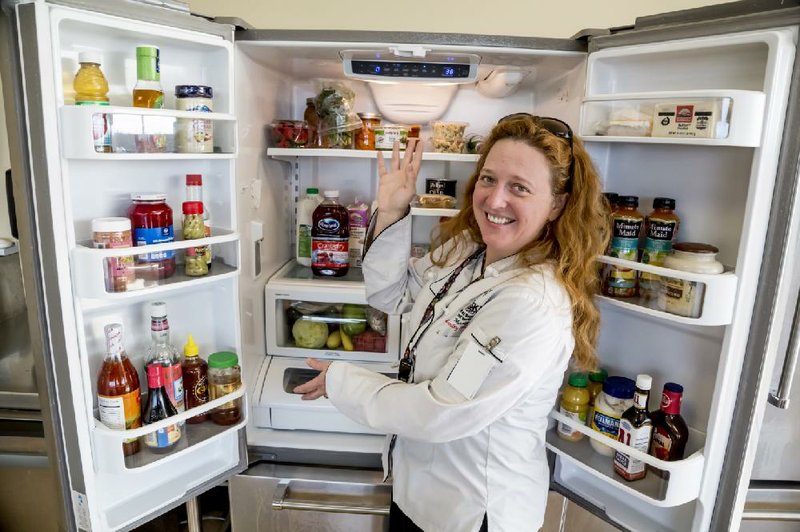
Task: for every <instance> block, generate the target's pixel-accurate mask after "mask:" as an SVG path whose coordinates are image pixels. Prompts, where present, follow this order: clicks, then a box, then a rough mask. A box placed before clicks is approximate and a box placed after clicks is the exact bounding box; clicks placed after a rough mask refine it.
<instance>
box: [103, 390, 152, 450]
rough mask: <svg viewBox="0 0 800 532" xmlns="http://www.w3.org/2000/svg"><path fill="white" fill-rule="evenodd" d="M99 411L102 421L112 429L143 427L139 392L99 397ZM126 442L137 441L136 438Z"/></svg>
mask: <svg viewBox="0 0 800 532" xmlns="http://www.w3.org/2000/svg"><path fill="white" fill-rule="evenodd" d="M97 409H98V410H99V411H100V421H101V422H102V423H103V425H105V426H106V427H108V428H110V429H115V430H127V429H135V428H137V427H141V426H142V404H141V395H140V394H139V390H135V391H133V392H129V393H126V394H124V395H117V396H113V397H108V396H105V395H98V396H97ZM124 441H125V443H130V442H133V441H136V438H133V439H130V440H124Z"/></svg>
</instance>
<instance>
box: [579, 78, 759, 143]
mask: <svg viewBox="0 0 800 532" xmlns="http://www.w3.org/2000/svg"><path fill="white" fill-rule="evenodd" d="M662 103H670V104H672V103H674V104H681V103H684V104H697V103H701V104H703V103H704V104H711V105H716V106H717V110H718V112H717V117H716V123H715V124H714V131H713V132H712V134H711V135H710V138H699V137H690V136H680V137H678V136H675V137H668V136H651V133H652V128H653V126H654V124H655V120H657V117H656V116H655V113H654V107H655V105H657V104H662ZM765 103H766V95H765V94H764V93H763V92H759V91H749V90H698V91H659V92H641V93H618V94H604V95H597V96H589V97H586V98H584V100H583V104H582V106H581V121H580V123H581V124H583V127H582V129H581V139H582V140H583V141H584V142H636V143H650V144H692V145H703V146H745V147H758V146H760V145H761V128H762V122H763V116H764V108H765ZM609 128H610V129H609Z"/></svg>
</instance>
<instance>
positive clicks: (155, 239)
mask: <svg viewBox="0 0 800 532" xmlns="http://www.w3.org/2000/svg"><path fill="white" fill-rule="evenodd" d="M174 240H175V235H174V234H173V231H172V226H171V225H169V226H167V227H152V228H148V229H139V228H137V229H134V230H133V241H134V245H135V246H147V245H149V244H163V243H165V242H173V241H174ZM174 256H175V251H174V250H167V251H159V252H157V253H144V254H142V255H139V260H140V261H141V262H159V261H162V260H166V259H171V258H173V257H174Z"/></svg>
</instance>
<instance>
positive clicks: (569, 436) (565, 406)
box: [557, 373, 589, 441]
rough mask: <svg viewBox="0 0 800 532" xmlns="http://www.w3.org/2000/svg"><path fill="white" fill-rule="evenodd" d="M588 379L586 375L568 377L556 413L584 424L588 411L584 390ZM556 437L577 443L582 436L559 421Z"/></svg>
mask: <svg viewBox="0 0 800 532" xmlns="http://www.w3.org/2000/svg"><path fill="white" fill-rule="evenodd" d="M587 383H588V379H587V378H586V373H573V374H571V375H570V376H569V380H568V381H567V386H565V387H564V390H563V391H562V392H561V403H560V405H559V409H558V411H559V412H561V413H562V414H564V415H565V416H567V417H568V418H570V419H574V420H576V421H579V422H580V423H581V424H582V425H585V424H586V414H587V412H588V410H589V390H588V389H587V388H586V385H587ZM557 433H558V436H559V437H560V438H562V439H564V440H568V441H578V440H580V439H581V438H583V434H581V433H580V432H578V431H577V430H573V429H572V428H570V427H569V425H565V424H564V423H561V422H560V421H559V423H558V431H557Z"/></svg>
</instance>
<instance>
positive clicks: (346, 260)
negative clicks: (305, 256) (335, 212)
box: [311, 222, 350, 270]
mask: <svg viewBox="0 0 800 532" xmlns="http://www.w3.org/2000/svg"><path fill="white" fill-rule="evenodd" d="M337 223H338V222H337ZM311 265H312V266H313V267H314V268H319V269H325V270H339V269H342V268H347V267H348V266H349V265H350V254H349V239H348V238H342V237H315V238H313V239H312V240H311Z"/></svg>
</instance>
